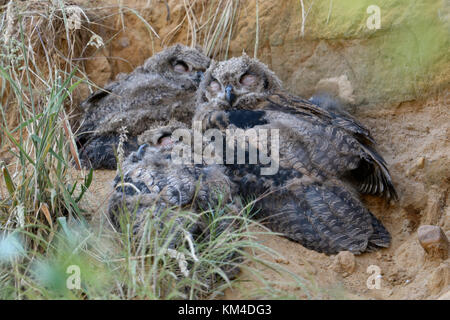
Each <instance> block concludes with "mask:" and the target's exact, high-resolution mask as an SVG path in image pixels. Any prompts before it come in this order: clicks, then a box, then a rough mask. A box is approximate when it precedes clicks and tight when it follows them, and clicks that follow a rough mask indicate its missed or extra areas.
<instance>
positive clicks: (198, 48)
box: [194, 44, 205, 54]
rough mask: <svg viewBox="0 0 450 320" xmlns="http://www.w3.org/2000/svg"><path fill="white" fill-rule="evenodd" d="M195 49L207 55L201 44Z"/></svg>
mask: <svg viewBox="0 0 450 320" xmlns="http://www.w3.org/2000/svg"><path fill="white" fill-rule="evenodd" d="M194 49H195V50H197V51H198V52H200V53H201V54H205V51H204V50H203V47H202V46H201V45H199V44H196V45H195V46H194Z"/></svg>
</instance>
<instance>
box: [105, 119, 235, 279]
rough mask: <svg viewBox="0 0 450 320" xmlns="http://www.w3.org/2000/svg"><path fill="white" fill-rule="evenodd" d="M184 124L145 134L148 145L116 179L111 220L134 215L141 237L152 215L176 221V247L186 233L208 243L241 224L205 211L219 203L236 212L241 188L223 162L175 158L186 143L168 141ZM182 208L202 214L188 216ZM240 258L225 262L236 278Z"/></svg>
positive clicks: (117, 222)
mask: <svg viewBox="0 0 450 320" xmlns="http://www.w3.org/2000/svg"><path fill="white" fill-rule="evenodd" d="M179 128H185V127H184V126H183V125H182V124H180V123H176V122H174V121H172V122H171V123H170V125H168V126H165V127H159V128H155V129H149V130H147V131H146V132H145V137H141V138H142V139H143V140H145V141H147V142H148V143H149V144H143V145H142V146H141V147H140V148H139V149H138V150H137V151H136V152H132V153H131V154H130V155H129V157H128V158H127V159H126V160H125V161H124V163H123V166H122V168H123V175H120V174H119V175H117V177H116V178H115V179H114V192H113V195H112V197H111V199H110V202H109V216H110V219H111V221H112V223H113V225H114V226H115V227H116V228H117V229H119V230H120V228H121V222H120V220H121V219H122V218H123V217H124V215H129V218H130V219H131V222H132V226H133V230H134V233H135V234H137V235H138V236H140V235H142V234H143V232H144V229H145V228H146V220H147V219H153V220H156V221H157V224H159V225H161V226H163V225H164V224H168V223H174V226H173V228H172V229H171V230H172V231H171V232H169V235H168V236H173V240H172V241H171V242H170V247H172V248H176V247H177V246H178V245H179V243H180V241H182V239H183V238H184V236H185V233H186V232H187V233H188V234H190V235H192V237H193V238H194V240H195V243H199V242H204V241H209V240H210V237H211V236H212V235H214V237H217V236H218V235H221V234H222V233H223V232H228V233H233V231H234V230H235V228H236V227H237V226H238V220H235V219H233V218H232V217H231V218H230V219H228V218H225V219H217V221H218V222H214V223H213V222H211V219H210V217H209V216H208V215H207V214H206V213H205V211H207V210H209V209H210V208H214V209H216V208H218V207H219V206H225V207H226V209H225V211H224V212H225V213H229V212H231V211H236V208H235V207H234V204H232V195H233V194H234V193H236V186H235V185H234V184H233V183H232V182H231V181H230V179H229V177H228V175H226V174H225V169H226V168H225V167H223V166H220V165H215V164H212V165H206V164H193V163H192V162H185V163H183V162H180V163H179V162H177V161H176V160H175V158H173V156H174V153H173V150H174V149H175V148H179V147H181V148H184V147H186V145H185V143H184V142H183V141H179V142H174V141H172V140H170V141H169V142H167V139H170V135H171V134H172V133H173V132H174V130H175V129H179ZM186 130H187V129H186ZM189 149H190V144H189ZM183 210H188V211H191V212H195V213H197V214H198V215H197V216H195V217H194V216H193V215H186V214H183V213H182V211H183ZM125 221H129V219H128V220H125ZM222 236H223V235H222ZM240 262H242V256H241V255H240V254H239V253H238V252H231V253H229V254H228V255H227V256H226V257H224V260H223V261H221V269H222V270H223V272H225V274H226V275H227V276H228V278H230V279H231V278H233V277H235V276H236V275H237V274H238V273H239V267H237V266H236V265H238V264H239V263H240ZM210 277H212V278H211V279H207V280H206V281H208V282H211V281H215V280H214V278H215V277H216V276H214V275H210Z"/></svg>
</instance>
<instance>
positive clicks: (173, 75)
mask: <svg viewBox="0 0 450 320" xmlns="http://www.w3.org/2000/svg"><path fill="white" fill-rule="evenodd" d="M209 64H210V59H209V58H208V57H207V56H206V55H205V54H203V52H202V51H201V50H200V49H199V48H190V47H186V46H184V45H181V44H176V45H174V46H171V47H169V48H167V49H165V50H163V51H161V52H159V53H157V54H155V55H154V56H153V57H152V58H151V59H149V60H147V61H146V63H145V64H144V65H143V69H144V70H145V71H148V72H155V73H158V74H160V75H161V76H163V77H164V78H166V79H167V80H170V81H173V82H174V83H177V84H179V85H180V86H181V87H182V88H185V89H188V88H190V87H192V86H194V87H196V88H197V87H198V85H199V83H200V80H201V78H202V76H203V72H204V71H205V70H206V69H207V68H208V67H209Z"/></svg>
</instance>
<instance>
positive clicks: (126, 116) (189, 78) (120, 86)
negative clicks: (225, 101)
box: [78, 44, 210, 169]
mask: <svg viewBox="0 0 450 320" xmlns="http://www.w3.org/2000/svg"><path fill="white" fill-rule="evenodd" d="M209 63H210V59H209V58H208V57H206V56H205V55H204V54H203V53H202V52H200V51H199V50H198V49H194V48H189V47H186V46H183V45H180V44H178V45H175V46H172V47H169V48H167V49H165V50H163V51H161V52H160V53H158V54H155V55H154V56H152V57H151V58H149V59H148V60H146V61H145V63H144V64H143V65H142V66H140V67H138V68H136V69H135V70H134V71H133V72H131V73H130V74H128V75H127V76H125V77H122V78H121V79H119V80H117V81H115V82H113V83H111V84H109V85H107V86H106V87H105V88H104V89H102V90H99V91H96V92H94V93H93V94H92V95H90V96H89V97H88V98H87V99H86V100H85V101H84V102H82V104H81V107H82V109H83V117H82V121H81V127H80V130H79V132H80V135H79V138H78V144H79V147H80V157H81V160H82V162H83V165H84V166H85V167H92V168H94V169H100V168H105V169H114V168H115V167H116V158H115V154H114V148H116V147H117V144H118V142H119V135H120V132H121V130H122V127H126V130H127V132H128V140H127V141H126V143H125V144H124V149H125V153H126V154H129V153H130V152H131V151H134V150H136V149H137V147H138V144H137V143H136V140H137V137H138V136H139V135H140V134H141V133H142V132H144V131H145V130H146V129H148V128H149V127H150V126H152V125H155V124H158V123H159V124H164V123H167V122H168V120H169V119H176V120H179V121H182V122H185V123H190V121H191V118H192V115H193V113H194V111H195V95H196V90H197V87H198V84H199V82H200V78H201V76H202V74H203V71H205V70H206V68H207V67H208V66H209Z"/></svg>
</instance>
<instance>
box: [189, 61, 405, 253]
mask: <svg viewBox="0 0 450 320" xmlns="http://www.w3.org/2000/svg"><path fill="white" fill-rule="evenodd" d="M337 110H338V109H337V108H325V107H321V106H320V105H317V104H314V103H312V102H311V101H307V100H304V99H302V98H300V97H296V96H292V95H290V94H288V93H286V92H285V91H284V90H283V88H282V85H281V81H280V80H279V79H278V78H277V77H276V75H275V74H274V73H273V72H272V71H271V70H269V69H268V68H267V66H266V65H264V64H262V63H261V62H259V61H258V60H256V59H251V58H249V57H248V56H246V55H244V56H242V57H237V58H232V59H230V60H228V61H222V62H213V63H212V64H211V66H210V68H209V69H208V70H207V71H206V73H205V76H204V79H203V81H202V82H201V84H200V88H199V92H198V106H197V110H196V114H195V116H194V121H201V123H202V127H203V129H209V128H218V129H222V130H223V129H226V128H241V129H249V128H253V129H255V130H259V129H267V130H271V129H277V130H279V137H280V139H279V168H280V169H279V170H278V172H277V173H275V174H274V175H262V174H261V164H237V163H234V164H228V165H227V166H228V167H229V168H230V172H232V173H233V174H232V177H231V178H232V180H233V181H235V182H236V183H237V184H238V185H239V187H240V193H241V195H244V196H249V195H255V196H258V197H259V196H261V195H262V194H266V193H267V195H266V196H265V197H263V198H262V200H260V201H258V207H259V209H260V213H259V215H260V217H261V218H263V219H265V220H266V221H267V223H268V225H269V227H271V228H272V229H273V230H275V231H278V232H281V233H283V234H284V235H286V236H287V237H288V238H290V239H292V240H295V241H298V242H300V243H301V244H303V245H304V246H306V247H307V248H310V249H314V250H317V251H320V252H325V253H328V254H333V253H336V252H339V251H342V250H349V251H352V252H354V253H362V252H364V251H370V250H373V249H374V248H379V247H387V246H389V243H390V235H389V233H388V232H387V230H386V229H385V228H384V227H383V225H382V224H381V222H380V221H379V220H378V219H377V218H376V217H375V216H373V214H372V213H370V212H369V211H368V210H367V209H366V208H365V207H364V205H363V204H362V202H361V201H360V200H359V195H358V192H359V193H369V194H374V195H379V196H385V197H386V198H394V199H395V198H396V197H397V194H396V192H395V189H394V186H393V184H392V181H391V177H390V174H389V171H388V169H387V166H386V162H385V161H384V159H383V158H382V157H381V156H380V155H379V154H378V152H377V151H376V150H375V148H374V144H375V143H374V140H373V138H372V137H371V135H370V133H369V131H368V130H367V129H366V128H365V127H363V126H362V125H361V124H360V123H359V122H358V121H356V120H355V119H354V118H352V117H351V116H350V115H348V114H346V113H345V112H338V111H337Z"/></svg>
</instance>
